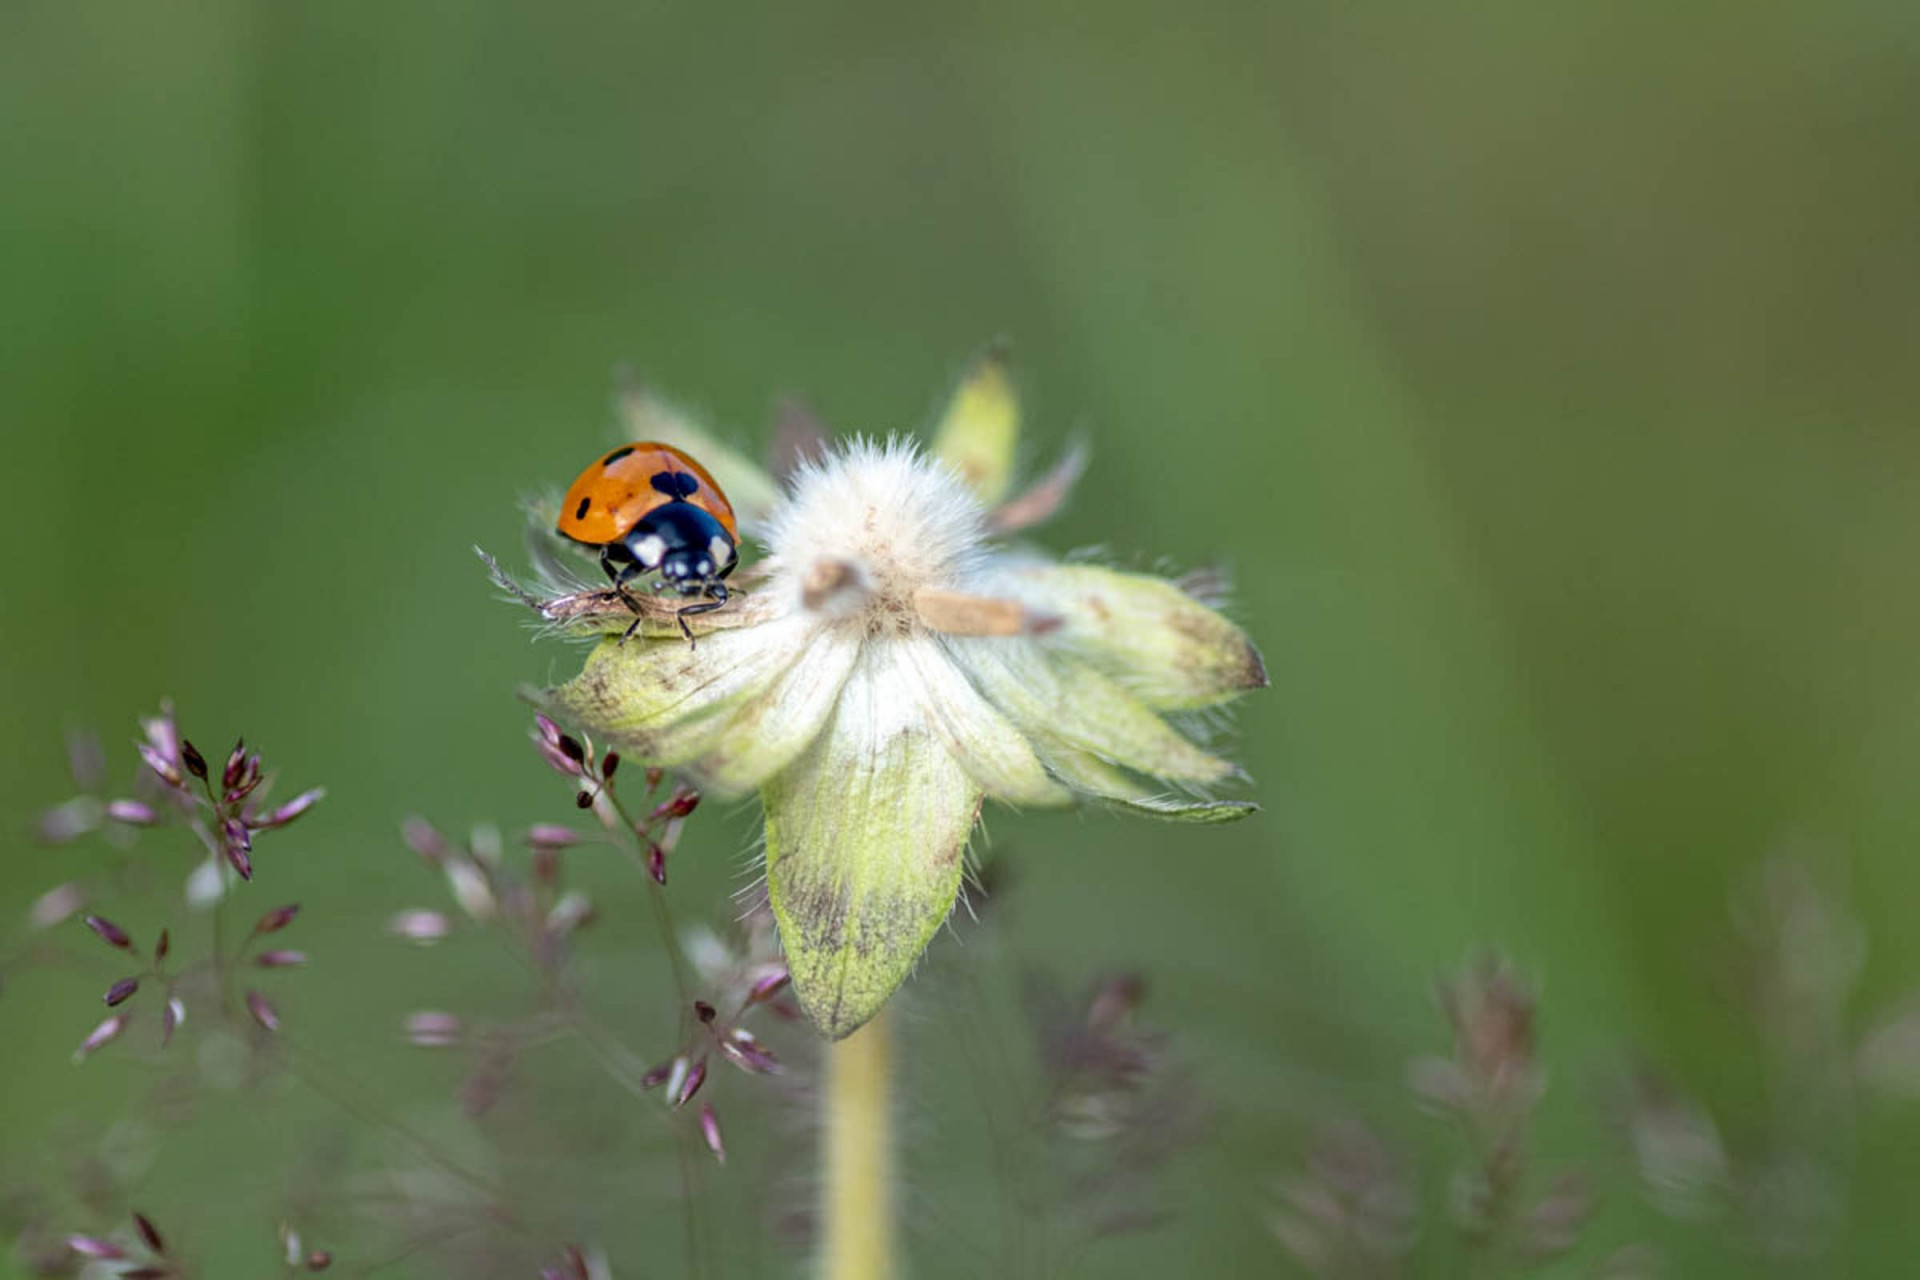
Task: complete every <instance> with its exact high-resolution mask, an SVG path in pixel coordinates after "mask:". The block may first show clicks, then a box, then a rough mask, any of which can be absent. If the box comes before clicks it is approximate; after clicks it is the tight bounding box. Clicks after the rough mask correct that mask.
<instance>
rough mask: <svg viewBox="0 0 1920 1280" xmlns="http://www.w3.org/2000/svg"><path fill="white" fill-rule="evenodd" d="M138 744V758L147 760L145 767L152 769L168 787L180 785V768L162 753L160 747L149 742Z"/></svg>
mask: <svg viewBox="0 0 1920 1280" xmlns="http://www.w3.org/2000/svg"><path fill="white" fill-rule="evenodd" d="M139 746H140V758H141V759H142V760H145V761H146V762H147V768H149V769H151V770H153V771H154V773H155V774H156V775H157V776H158V777H159V779H160V781H162V782H164V783H166V784H167V785H168V786H170V787H178V786H180V784H181V781H182V779H181V777H180V769H179V767H178V766H177V765H175V764H174V762H173V760H172V759H171V758H169V757H168V756H166V755H164V754H162V753H161V751H160V749H159V748H158V747H155V746H153V745H152V744H151V743H146V742H142V743H140V744H139Z"/></svg>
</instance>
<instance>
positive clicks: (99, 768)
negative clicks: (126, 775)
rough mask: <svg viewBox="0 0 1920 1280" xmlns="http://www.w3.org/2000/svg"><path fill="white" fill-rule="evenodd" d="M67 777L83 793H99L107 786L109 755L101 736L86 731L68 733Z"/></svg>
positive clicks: (75, 730) (78, 730)
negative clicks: (102, 745) (101, 741)
mask: <svg viewBox="0 0 1920 1280" xmlns="http://www.w3.org/2000/svg"><path fill="white" fill-rule="evenodd" d="M67 776H68V777H70V778H72V779H73V785H74V786H75V787H76V788H78V789H79V790H81V791H89V792H91V791H98V790H100V788H102V787H104V786H106V785H107V753H106V751H105V750H104V749H103V748H102V747H101V745H100V735H99V734H97V733H92V732H89V731H87V730H84V729H74V730H69V731H68V733H67Z"/></svg>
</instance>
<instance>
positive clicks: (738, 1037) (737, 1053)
mask: <svg viewBox="0 0 1920 1280" xmlns="http://www.w3.org/2000/svg"><path fill="white" fill-rule="evenodd" d="M720 1052H721V1054H722V1055H723V1056H725V1057H726V1059H727V1060H728V1061H729V1062H731V1063H733V1064H734V1065H735V1066H736V1067H739V1068H740V1069H741V1070H743V1071H750V1072H752V1073H754V1074H755V1075H763V1076H774V1075H779V1074H780V1072H781V1070H782V1068H781V1066H780V1061H779V1059H777V1058H775V1057H774V1056H773V1054H772V1053H770V1052H769V1051H768V1049H767V1047H766V1046H765V1045H764V1044H761V1043H760V1041H759V1039H758V1038H757V1037H756V1036H755V1035H754V1034H753V1032H751V1031H749V1030H747V1029H746V1028H745V1027H735V1028H734V1029H733V1030H732V1031H729V1032H728V1033H727V1034H726V1036H725V1037H724V1038H723V1039H722V1040H721V1041H720Z"/></svg>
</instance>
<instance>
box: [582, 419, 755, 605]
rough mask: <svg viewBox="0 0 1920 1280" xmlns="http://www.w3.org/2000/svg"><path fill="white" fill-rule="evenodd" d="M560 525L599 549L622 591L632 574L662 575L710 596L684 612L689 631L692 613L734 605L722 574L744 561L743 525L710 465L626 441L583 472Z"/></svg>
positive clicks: (673, 586)
mask: <svg viewBox="0 0 1920 1280" xmlns="http://www.w3.org/2000/svg"><path fill="white" fill-rule="evenodd" d="M556 527H557V528H558V529H559V532H560V535H561V536H562V537H564V538H567V539H570V540H571V541H573V542H577V543H579V544H580V545H582V546H585V547H592V548H594V549H596V550H597V551H599V553H600V567H601V568H603V569H605V570H606V571H607V576H608V577H609V578H611V579H613V585H614V589H615V590H616V591H618V592H620V594H621V595H623V596H625V595H626V593H627V582H628V581H629V580H630V579H633V578H637V577H639V576H641V575H642V574H648V573H656V572H657V573H658V574H659V575H660V579H659V581H658V582H657V583H656V584H655V590H667V591H676V592H678V593H679V594H680V595H682V596H687V597H691V596H705V597H706V599H704V600H702V601H701V602H700V603H698V604H691V605H685V606H683V607H682V608H681V609H680V614H681V617H682V621H681V623H680V628H681V630H682V631H685V630H686V626H687V624H686V622H685V620H684V619H685V617H686V616H687V615H690V614H698V613H711V612H712V611H713V610H715V609H718V608H719V607H720V606H721V605H723V604H725V603H726V602H727V584H726V583H725V582H723V581H722V579H724V578H725V577H726V576H727V575H728V574H730V573H732V572H733V570H734V566H735V565H737V564H738V563H739V560H740V557H739V552H738V550H737V548H736V545H735V544H736V543H737V542H738V541H739V538H740V530H739V526H738V525H737V524H736V523H735V521H734V517H733V505H732V504H731V503H729V502H728V501H727V495H726V494H724V493H722V492H721V491H720V486H719V485H717V484H715V483H714V482H713V477H712V476H710V475H708V474H707V469H706V468H705V467H703V466H701V465H700V464H699V463H697V462H695V461H694V460H693V459H692V458H689V457H688V456H687V455H686V454H684V453H682V452H680V451H679V450H678V449H676V448H674V447H673V446H672V445H667V444H659V443H657V442H654V441H649V440H639V441H635V442H634V443H633V444H628V445H622V446H621V447H620V448H618V449H615V450H614V451H613V452H612V453H609V454H608V455H607V456H606V457H604V458H601V459H599V460H598V461H596V462H595V463H594V464H593V465H592V466H590V467H588V468H587V469H586V470H585V471H583V472H581V473H580V478H579V479H578V480H575V481H574V482H573V487H572V488H570V489H568V490H567V496H566V499H565V500H564V501H563V502H562V503H561V504H560V522H559V524H558V526H556ZM636 612H637V610H636ZM688 638H689V639H691V638H692V636H691V633H689V636H688Z"/></svg>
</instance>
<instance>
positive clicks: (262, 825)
mask: <svg viewBox="0 0 1920 1280" xmlns="http://www.w3.org/2000/svg"><path fill="white" fill-rule="evenodd" d="M326 794H327V789H326V788H325V787H310V788H308V789H307V790H305V791H302V792H301V793H300V794H299V795H297V796H295V797H294V798H293V799H291V800H289V801H287V802H286V803H285V804H283V805H281V806H280V807H279V808H277V809H271V810H268V811H267V813H265V814H264V815H262V816H260V817H257V818H254V819H253V820H252V822H251V824H250V825H252V826H253V827H254V828H255V829H256V830H261V831H271V830H273V829H274V828H277V827H284V826H286V825H287V824H288V823H289V822H292V821H293V820H294V819H295V818H297V817H299V816H300V815H301V814H303V813H305V812H306V811H307V810H309V809H311V808H313V806H314V805H316V804H319V803H320V801H321V800H323V799H325V798H326Z"/></svg>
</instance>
